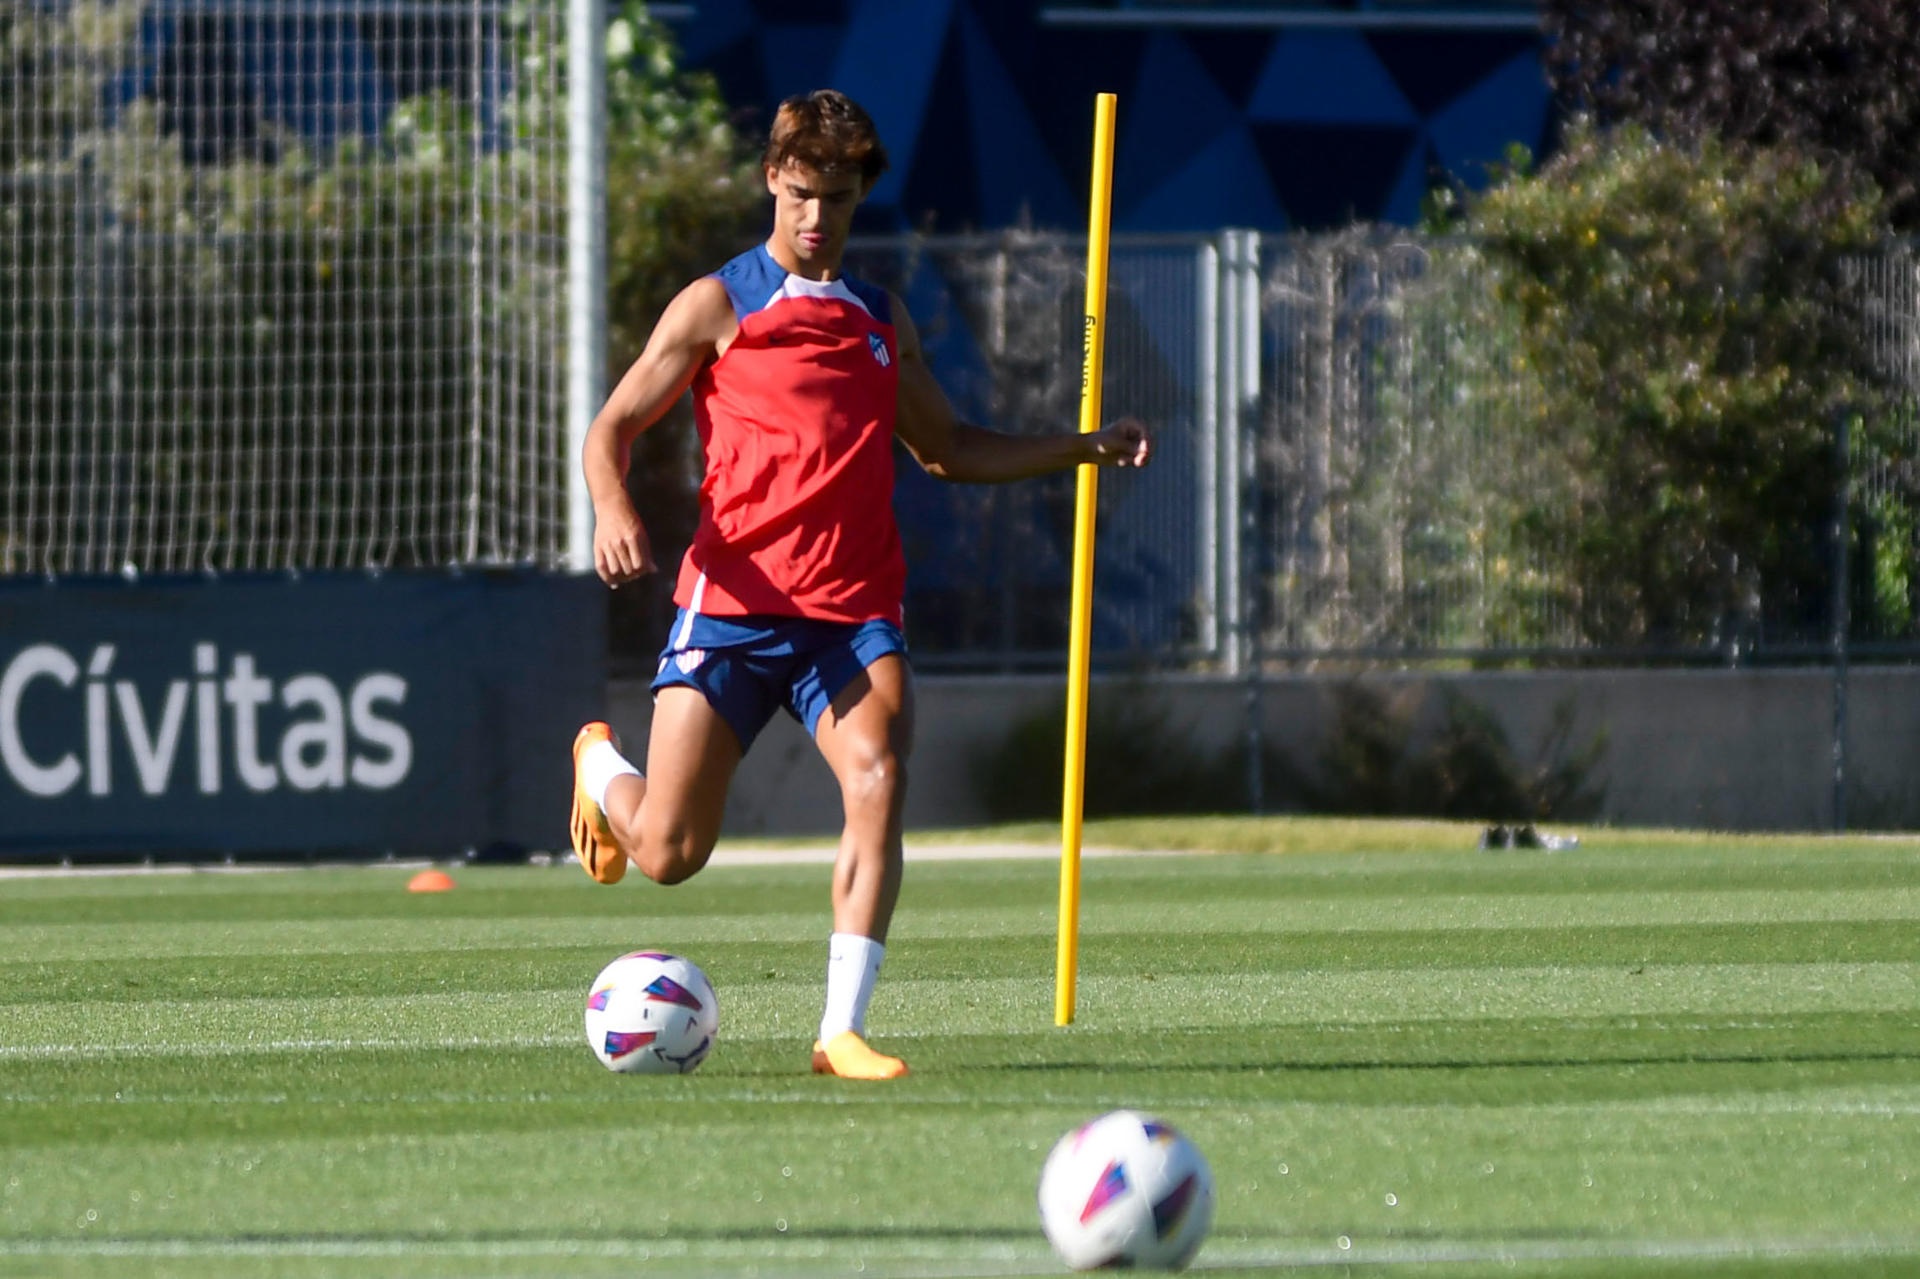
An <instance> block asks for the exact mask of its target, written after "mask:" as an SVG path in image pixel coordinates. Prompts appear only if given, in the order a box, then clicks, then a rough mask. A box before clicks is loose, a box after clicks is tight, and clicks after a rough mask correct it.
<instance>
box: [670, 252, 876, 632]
mask: <svg viewBox="0 0 1920 1279" xmlns="http://www.w3.org/2000/svg"><path fill="white" fill-rule="evenodd" d="M714 278H715V279H718V280H719V281H720V282H721V283H722V284H723V285H725V286H726V289H727V295H728V297H730V298H731V299H732V300H733V311H734V315H735V316H736V317H737V318H738V320H739V324H740V328H739V332H738V334H737V335H736V336H735V337H734V339H733V343H732V345H730V346H728V347H727V349H726V352H725V354H723V355H721V356H720V358H719V359H717V360H715V361H713V363H711V364H709V365H707V366H705V367H704V368H702V369H701V370H700V372H699V374H698V375H697V376H696V377H695V378H694V380H693V412H694V421H695V423H696V425H697V426H698V427H699V430H700V444H701V447H702V449H703V450H704V452H705V455H706V478H705V479H704V480H702V481H701V484H700V526H699V529H698V530H697V531H696V532H695V533H694V537H693V545H692V546H690V547H688V548H687V554H686V558H685V559H684V560H683V561H682V562H681V565H680V577H679V580H678V582H677V584H676V586H675V589H674V596H673V598H674V602H675V603H676V604H678V605H680V606H681V607H682V608H685V609H689V610H691V611H693V612H696V613H705V614H708V615H710V616H737V615H739V614H744V613H771V614H776V615H780V616H787V617H812V618H821V619H824V620H828V621H840V622H865V621H870V620H873V619H875V618H884V619H886V620H888V621H891V622H894V623H895V624H896V625H897V624H899V622H900V620H901V616H900V613H901V610H900V604H901V598H902V596H903V595H904V593H905V590H906V576H907V574H906V561H905V559H904V557H903V556H902V555H901V551H900V533H899V529H898V528H897V527H896V526H895V524H894V519H893V423H894V406H895V393H896V389H897V386H898V383H899V374H900V370H899V362H898V348H897V343H896V340H895V335H894V328H893V314H892V307H891V299H890V298H889V297H888V295H887V292H886V290H884V289H878V288H875V287H873V286H872V285H869V284H866V283H864V282H862V281H859V280H854V279H851V278H849V277H847V276H841V277H839V278H838V279H834V280H829V281H817V280H806V279H802V278H800V277H799V276H795V275H790V274H788V272H787V271H786V269H785V268H784V267H782V266H781V265H780V264H779V263H778V262H776V261H774V259H773V255H772V254H770V253H769V252H767V249H766V246H765V245H760V246H758V247H756V248H753V249H750V250H748V251H747V252H745V253H743V254H741V255H740V256H739V257H737V258H735V259H733V260H732V261H731V262H729V263H727V264H726V265H725V266H724V267H722V268H720V270H718V271H716V272H714Z"/></svg>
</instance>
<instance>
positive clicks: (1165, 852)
mask: <svg viewBox="0 0 1920 1279" xmlns="http://www.w3.org/2000/svg"><path fill="white" fill-rule="evenodd" d="M837 851H838V850H837V849H836V847H835V846H834V845H832V844H817V845H816V844H809V845H805V846H803V847H796V848H731V849H730V848H721V849H719V850H717V851H716V852H715V853H714V855H713V861H712V862H710V863H709V865H711V866H812V865H825V864H830V863H831V862H832V861H833V859H834V856H835V854H836V852H837ZM1059 855H1060V848H1059V846H1058V845H1054V844H1005V843H985V844H924V845H920V846H917V847H909V848H908V849H907V860H908V861H910V862H967V861H1038V860H1043V859H1046V858H1052V857H1058V856H1059ZM1080 855H1081V856H1082V857H1096V858H1104V857H1206V856H1211V854H1209V853H1206V852H1201V851H1197V850H1178V849H1153V848H1083V849H1082V850H1081V851H1080ZM553 856H554V857H555V858H559V857H560V855H559V854H554V855H553ZM567 856H568V857H569V858H570V857H571V854H568V855H567ZM464 864H465V863H462V862H458V861H438V862H436V861H432V860H429V859H425V858H410V859H404V860H381V861H367V862H358V861H355V862H164V863H162V862H155V863H145V862H142V863H138V864H133V863H129V864H125V865H101V866H91V865H88V866H67V865H61V866H0V879H56V878H74V879H80V878H100V877H104V876H113V875H260V874H271V873H274V872H285V871H297V870H322V869H324V870H362V869H364V870H426V869H428V868H429V867H433V866H439V867H442V868H444V869H454V870H458V869H460V868H461V866H463V865H464ZM530 864H534V865H538V864H539V863H537V862H533V863H530Z"/></svg>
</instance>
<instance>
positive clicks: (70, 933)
mask: <svg viewBox="0 0 1920 1279" xmlns="http://www.w3.org/2000/svg"><path fill="white" fill-rule="evenodd" d="M614 891H615V892H616V893H625V900H626V902H627V904H628V905H629V906H630V907H631V908H632V909H631V910H629V911H628V912H625V913H621V914H616V915H611V916H607V917H594V918H589V919H581V918H578V917H576V916H571V915H530V916H529V915H514V916H509V917H505V918H501V917H492V918H482V919H474V918H467V917H458V916H446V915H444V914H442V913H439V906H438V904H437V903H434V902H433V899H427V902H428V903H431V904H422V905H420V906H419V907H418V908H417V910H416V911H415V914H414V916H413V917H412V918H411V919H410V920H409V921H408V926H409V927H410V928H418V929H422V930H426V931H429V932H430V933H431V936H432V938H433V947H432V949H433V950H434V951H436V952H450V951H476V950H498V949H501V948H506V947H514V946H524V947H543V946H555V947H560V946H576V947H584V946H592V947H596V948H597V949H600V950H605V949H606V948H608V947H616V948H618V947H622V946H626V945H629V944H639V940H643V941H644V942H645V943H646V944H648V945H658V946H692V945H697V944H714V943H734V942H748V943H754V944H759V943H763V942H803V941H804V942H817V941H820V940H821V938H822V937H823V935H824V934H823V932H822V929H823V927H825V924H824V922H823V912H822V911H821V910H806V911H794V910H787V911H782V912H768V913H758V914H733V915H715V914H694V915H679V914H675V913H674V912H673V910H672V907H673V905H674V903H675V901H677V900H678V898H677V897H676V895H674V894H672V893H669V892H665V891H663V890H659V889H654V888H636V889H635V890H633V891H631V892H627V890H624V889H616V890H614ZM915 896H916V894H915V893H914V890H913V886H912V884H911V881H910V884H909V889H908V895H907V898H906V905H905V907H904V909H903V911H902V914H901V917H900V921H899V926H898V929H897V932H896V936H897V937H898V938H899V939H900V940H902V941H909V940H911V941H919V940H921V939H927V938H962V939H967V940H981V941H984V940H991V939H996V938H1019V937H1039V936H1047V937H1051V936H1052V934H1053V931H1054V928H1055V925H1056V919H1057V913H1056V910H1055V905H1054V903H1053V902H1052V901H1051V900H1049V899H1047V898H1046V897H1045V895H1044V894H1041V893H1039V892H1034V893H1031V894H1030V896H1031V897H1032V899H1033V900H1031V901H1030V902H1029V903H1028V904H1026V905H1022V906H1017V907H1009V906H1004V905H1002V906H998V907H980V908H974V909H968V910H951V909H926V910H917V909H915V908H914V905H915ZM821 900H822V901H823V902H824V900H825V894H824V887H823V888H822V896H821ZM240 902H245V903H247V909H249V910H251V911H257V912H270V911H271V910H273V909H274V908H275V906H276V904H277V902H278V898H277V896H266V897H247V898H241V899H238V900H237V901H236V903H235V904H236V906H238V905H239V903H240ZM1176 909H1177V910H1178V911H1179V914H1178V916H1177V917H1174V918H1170V912H1171V911H1173V910H1176ZM1916 920H1920V886H1906V887H1893V888H1886V889H1873V890H1868V889H1840V890H1811V891H1810V890H1804V889H1801V890H1783V889H1776V888H1767V889H1759V888H1750V889H1743V890H1738V891H1725V890H1718V889H1701V890H1699V891H1696V892H1689V893H1677V892H1664V893H1647V892H1619V891H1615V892H1604V893H1592V892H1578V891H1565V892H1553V893H1530V894H1511V895H1504V896H1499V897H1492V898H1483V897H1478V896H1472V895H1465V896H1463V895H1459V894H1455V895H1452V896H1420V897H1410V896H1406V895H1402V894H1387V895H1382V896H1377V897H1364V898H1352V897H1338V898H1333V899H1319V898H1305V899H1303V898H1297V897H1291V896H1286V895H1278V896H1272V897H1262V898H1261V899H1260V900H1257V901H1248V900H1246V899H1245V897H1244V896H1241V897H1238V898H1222V899H1220V900H1208V901H1200V902H1193V901H1185V902H1181V903H1179V904H1178V905H1177V906H1174V905H1170V904H1169V903H1166V902H1161V901H1151V902H1142V901H1125V900H1122V901H1107V900H1102V899H1101V898H1099V897H1091V898H1090V899H1089V901H1088V902H1087V905H1086V908H1085V910H1084V912H1083V915H1082V919H1081V932H1082V935H1083V936H1085V937H1101V936H1108V935H1116V934H1130V933H1137V932H1140V931H1142V930H1144V929H1146V928H1149V927H1151V928H1153V929H1156V930H1173V931H1178V932H1180V933H1182V934H1186V935H1205V934H1213V933H1267V934H1299V933H1329V932H1368V931H1375V930H1378V929H1380V927H1381V926H1382V924H1383V923H1384V922H1388V921H1390V922H1392V924H1393V925H1394V930H1395V931H1398V932H1427V931H1435V932H1446V931H1485V930H1489V929H1520V928H1581V929H1607V928H1629V927H1662V926H1666V927H1676V928H1688V929H1691V928H1694V927H1698V926H1713V925H1748V924H1810V923H1834V924H1852V923H1866V922H1873V921H1884V922H1889V923H1895V922H1899V923H1908V922H1912V921H1916ZM393 929H394V924H393V921H392V919H391V918H387V917H381V918H377V919H364V920H362V919H351V918H348V919H327V920H282V919H260V920H253V919H228V920H225V921H222V922H213V921H203V922H197V923H192V924H178V923H170V922H162V921H149V922H145V923H139V924H133V925H129V924H126V923H115V924H90V923H68V924H26V923H16V924H11V925H3V926H0V957H13V956H20V957H27V956H31V957H33V958H35V959H39V960H43V961H47V962H59V963H64V962H67V961H71V960H86V959H92V958H97V957H99V956H101V955H103V954H111V955H113V956H115V957H118V958H152V959H160V958H173V957H177V956H204V957H209V958H212V957H218V956H225V955H241V956H253V955H257V954H263V953H278V954H283V955H355V954H371V955H386V954H391V953H392V952H393V949H394V947H393V942H394V937H393ZM636 939H639V940H636ZM476 958H478V957H476ZM0 989H5V987H4V986H0Z"/></svg>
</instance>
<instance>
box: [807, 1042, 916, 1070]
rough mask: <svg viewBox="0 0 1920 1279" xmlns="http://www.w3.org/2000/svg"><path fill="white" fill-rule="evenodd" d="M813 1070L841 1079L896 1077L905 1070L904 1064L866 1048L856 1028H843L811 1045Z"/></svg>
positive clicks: (905, 1065) (865, 1043)
mask: <svg viewBox="0 0 1920 1279" xmlns="http://www.w3.org/2000/svg"><path fill="white" fill-rule="evenodd" d="M813 1073H814V1074H816V1075H838V1076H839V1077H840V1078H842V1079H898V1078H899V1077H900V1076H902V1075H904V1074H906V1073H907V1063H906V1062H904V1061H901V1060H900V1059H899V1058H898V1057H889V1056H887V1055H886V1054H885V1053H877V1052H875V1051H874V1050H873V1049H871V1048H869V1047H867V1041H866V1040H864V1039H862V1038H860V1033H859V1032H858V1031H854V1030H843V1031H841V1032H840V1033H839V1034H837V1035H835V1036H834V1037H833V1038H832V1039H829V1040H827V1041H826V1043H824V1044H822V1043H818V1042H816V1043H815V1044H814V1045H813Z"/></svg>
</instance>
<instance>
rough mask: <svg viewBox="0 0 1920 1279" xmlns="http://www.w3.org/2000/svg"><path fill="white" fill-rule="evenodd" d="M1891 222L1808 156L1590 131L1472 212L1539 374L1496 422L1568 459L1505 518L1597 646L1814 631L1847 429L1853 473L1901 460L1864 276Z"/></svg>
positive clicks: (1471, 221)
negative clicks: (1838, 437) (1839, 435)
mask: <svg viewBox="0 0 1920 1279" xmlns="http://www.w3.org/2000/svg"><path fill="white" fill-rule="evenodd" d="M1881 209H1882V206H1881V204H1880V201H1879V198H1878V196H1877V194H1876V193H1875V191H1874V190H1873V189H1872V187H1871V184H1869V183H1866V182H1865V181H1864V180H1859V179H1855V180H1853V181H1851V182H1849V181H1847V180H1845V179H1842V178H1838V177H1836V176H1835V175H1834V174H1833V173H1831V172H1830V171H1829V170H1827V169H1826V168H1824V167H1823V166H1822V165H1820V164H1819V163H1817V162H1816V161H1814V160H1813V159H1810V158H1808V157H1807V156H1805V155H1803V154H1801V153H1799V152H1797V151H1795V150H1793V149H1792V148H1789V147H1785V146H1775V147H1759V146H1753V145H1748V144H1733V143H1722V142H1721V141H1719V140H1718V139H1716V138H1714V137H1712V136H1711V135H1706V136H1703V137H1701V138H1699V139H1697V140H1693V141H1689V142H1679V141H1673V140H1668V139H1663V138H1660V137H1656V136H1655V135H1653V134H1652V133H1650V132H1648V131H1647V130H1646V129H1644V128H1641V127H1640V126H1637V125H1625V126H1621V127H1619V128H1616V129H1613V130H1608V131H1601V130H1596V129H1593V128H1590V127H1587V126H1585V125H1580V124H1576V125H1575V127H1574V128H1573V129H1572V130H1571V132H1570V134H1569V137H1568V139H1567V142H1566V145H1565V146H1564V148H1563V149H1562V150H1561V151H1560V153H1559V154H1558V155H1556V156H1555V158H1554V159H1553V160H1552V161H1551V162H1549V163H1548V164H1547V165H1545V166H1544V167H1542V168H1541V169H1539V170H1538V171H1537V172H1535V171H1531V170H1528V169H1517V170H1515V171H1513V172H1510V173H1508V174H1506V175H1505V176H1504V177H1503V178H1502V179H1501V180H1499V181H1497V182H1496V183H1495V184H1494V185H1493V186H1492V187H1491V188H1490V189H1489V190H1488V191H1486V192H1485V193H1484V194H1483V195H1482V196H1480V197H1478V198H1477V199H1475V200H1474V201H1473V202H1472V203H1471V204H1470V205H1469V212H1468V216H1467V219H1466V226H1467V228H1468V229H1469V230H1470V231H1472V232H1473V233H1474V236H1475V238H1476V241H1477V243H1478V245H1479V246H1480V247H1479V249H1478V251H1479V252H1482V253H1484V254H1485V255H1486V259H1487V266H1488V268H1489V270H1490V271H1491V272H1492V275H1493V291H1494V296H1495V298H1496V299H1497V301H1498V302H1499V304H1500V305H1501V306H1503V307H1504V308H1506V309H1507V310H1508V311H1509V312H1510V313H1511V314H1512V315H1514V316H1516V317H1517V320H1518V325H1519V334H1520V342H1521V357H1522V361H1523V364H1524V367H1525V370H1526V373H1527V379H1526V384H1525V386H1524V387H1523V388H1521V389H1520V390H1519V391H1518V393H1516V394H1515V398H1514V402H1513V403H1511V404H1509V405H1508V406H1506V411H1505V412H1503V413H1502V414H1501V415H1500V416H1501V418H1502V419H1503V420H1505V421H1507V422H1508V424H1509V426H1508V429H1510V430H1512V431H1513V432H1514V437H1513V447H1514V449H1515V450H1516V454H1518V453H1519V452H1521V451H1526V452H1532V453H1536V454H1538V455H1541V456H1544V457H1546V458H1549V459H1551V465H1550V466H1549V467H1548V468H1544V469H1536V471H1535V472H1534V476H1535V478H1534V481H1533V482H1531V483H1529V484H1528V485H1526V486H1525V487H1521V486H1514V487H1513V488H1512V489H1511V491H1509V492H1507V493H1506V494H1505V495H1504V496H1503V501H1504V502H1505V504H1506V514H1505V517H1504V519H1503V520H1502V521H1501V522H1502V523H1503V525H1504V526H1505V527H1507V528H1509V529H1511V530H1513V531H1514V535H1515V536H1516V538H1517V541H1518V543H1519V544H1520V545H1521V546H1523V547H1525V548H1526V549H1527V550H1528V551H1529V552H1530V553H1531V554H1533V555H1535V556H1537V557H1538V559H1539V560H1540V562H1543V563H1550V564H1552V565H1554V566H1555V567H1554V572H1553V575H1552V576H1553V579H1554V581H1555V584H1556V587H1555V593H1556V594H1557V595H1558V596H1559V603H1560V605H1561V606H1562V607H1564V608H1565V609H1566V610H1567V611H1568V612H1570V613H1571V615H1573V616H1574V617H1576V618H1577V619H1578V622H1579V630H1580V634H1581V637H1582V639H1583V640H1584V641H1586V642H1589V643H1598V644H1650V643H1658V644H1668V645H1680V646H1688V647H1692V646H1699V645H1703V644H1712V645H1716V646H1729V645H1740V646H1745V645H1747V644H1749V643H1751V642H1752V641H1754V640H1755V639H1758V638H1762V637H1765V636H1766V635H1767V634H1768V632H1769V631H1771V632H1772V633H1773V635H1774V636H1775V637H1778V636H1779V635H1780V634H1781V633H1783V632H1784V633H1785V634H1786V635H1787V636H1789V637H1797V638H1811V637H1813V636H1815V635H1817V634H1818V628H1817V623H1818V622H1819V621H1820V620H1821V619H1822V618H1824V616H1825V613H1826V606H1827V603H1828V590H1829V585H1828V583H1829V574H1828V568H1829V565H1830V562H1831V560H1830V555H1831V547H1830V539H1829V538H1828V536H1827V532H1826V528H1827V522H1828V520H1829V518H1830V514H1831V511H1832V509H1833V502H1834V495H1835V493H1836V492H1837V489H1838V486H1839V484H1840V483H1841V480H1842V475H1841V471H1840V468H1839V466H1838V465H1837V462H1836V458H1835V455H1834V447H1833V438H1834V437H1833V428H1834V424H1835V421H1836V418H1837V415H1838V414H1839V413H1840V412H1841V411H1842V410H1847V409H1850V410H1855V411H1858V412H1860V413H1861V415H1862V419H1863V423H1864V429H1863V431H1862V432H1861V433H1860V438H1859V439H1858V440H1857V441H1856V445H1857V449H1858V452H1857V453H1856V465H1861V464H1865V465H1868V466H1876V467H1877V468H1878V470H1879V473H1883V474H1888V475H1891V474H1894V473H1895V469H1894V468H1893V467H1891V466H1890V465H1888V463H1890V462H1891V461H1892V459H1893V458H1894V456H1895V454H1896V453H1897V452H1898V450H1899V449H1900V448H1901V444H1900V441H1899V440H1898V439H1896V438H1895V437H1894V436H1895V433H1894V431H1893V429H1892V428H1893V423H1894V420H1895V417H1896V415H1895V414H1894V413H1893V412H1892V411H1891V406H1892V404H1893V403H1894V401H1895V400H1896V399H1897V397H1898V396H1899V394H1900V391H1899V388H1898V387H1897V386H1895V385H1894V384H1892V383H1891V382H1890V381H1889V379H1888V377H1887V376H1886V375H1885V374H1884V373H1883V370H1882V364H1881V362H1880V361H1879V360H1878V358H1877V354H1876V352H1875V350H1874V348H1873V343H1872V341H1871V339H1870V336H1869V329H1868V326H1867V325H1866V324H1865V322H1864V320H1863V316H1862V307H1861V297H1860V291H1859V289H1858V288H1857V287H1856V286H1855V284H1854V282H1853V281H1851V280H1850V279H1849V276H1848V271H1847V268H1848V263H1849V255H1850V254H1858V253H1861V252H1863V251H1868V250H1873V249H1876V248H1878V246H1880V244H1881V243H1882V241H1883V238H1884V235H1885V223H1884V220H1883V216H1882V212H1881ZM1904 500H1905V501H1906V502H1907V504H1908V505H1909V506H1910V505H1911V494H1910V493H1908V494H1905V495H1904Z"/></svg>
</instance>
